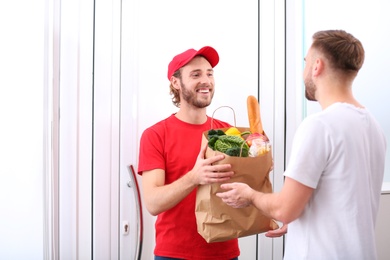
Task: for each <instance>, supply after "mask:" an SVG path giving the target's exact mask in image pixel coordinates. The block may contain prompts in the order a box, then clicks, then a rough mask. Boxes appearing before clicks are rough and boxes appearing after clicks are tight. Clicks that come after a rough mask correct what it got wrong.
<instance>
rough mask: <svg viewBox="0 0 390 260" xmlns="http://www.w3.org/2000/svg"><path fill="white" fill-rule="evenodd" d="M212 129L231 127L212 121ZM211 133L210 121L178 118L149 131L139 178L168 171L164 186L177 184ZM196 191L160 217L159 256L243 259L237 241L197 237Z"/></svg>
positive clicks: (142, 149)
mask: <svg viewBox="0 0 390 260" xmlns="http://www.w3.org/2000/svg"><path fill="white" fill-rule="evenodd" d="M212 124H213V126H212V128H214V129H215V128H222V127H229V126H230V125H229V124H228V123H226V122H223V121H219V120H216V119H213V122H212ZM210 129H211V118H210V117H208V118H207V122H206V123H204V124H201V125H194V124H188V123H185V122H182V121H180V120H179V119H177V118H176V116H175V115H171V116H170V117H168V118H167V119H165V120H162V121H160V122H158V123H157V124H155V125H153V126H151V127H150V128H148V129H146V130H145V131H144V132H143V134H142V137H141V143H140V153H139V164H138V174H141V175H142V172H143V171H147V170H153V169H163V170H164V171H165V183H166V184H169V183H172V182H173V181H175V180H177V179H178V178H180V177H181V176H183V175H184V174H186V173H187V172H189V171H190V170H191V169H192V168H193V166H194V165H195V162H196V158H197V156H198V154H199V151H200V148H201V143H202V133H203V132H204V131H207V130H210ZM195 200H196V189H194V190H193V191H192V192H191V193H190V194H189V195H188V196H187V197H186V198H184V199H183V200H182V201H181V202H180V203H178V204H177V205H176V206H175V207H173V208H171V209H169V210H167V211H165V212H163V213H161V214H159V215H158V216H157V220H156V224H155V228H156V247H155V250H154V254H155V255H158V256H165V257H174V258H182V259H213V260H216V259H221V260H226V259H232V258H235V257H238V256H239V255H240V251H239V247H238V240H237V239H233V240H229V241H225V242H214V243H207V242H206V241H205V240H204V238H203V237H202V236H201V235H200V234H199V233H198V231H197V226H196V218H195Z"/></svg>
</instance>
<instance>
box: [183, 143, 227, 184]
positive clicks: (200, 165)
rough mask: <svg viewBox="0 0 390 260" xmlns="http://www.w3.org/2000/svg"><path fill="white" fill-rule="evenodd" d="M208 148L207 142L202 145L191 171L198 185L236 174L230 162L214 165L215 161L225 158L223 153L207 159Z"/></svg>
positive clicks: (218, 180)
mask: <svg viewBox="0 0 390 260" xmlns="http://www.w3.org/2000/svg"><path fill="white" fill-rule="evenodd" d="M206 149H207V144H206V145H205V146H204V147H202V149H201V151H200V153H199V155H198V158H197V159H196V162H195V165H194V168H192V170H191V171H190V173H191V177H192V179H193V181H194V183H195V184H196V185H198V184H211V183H218V182H223V181H227V180H229V179H230V177H231V176H233V174H234V172H233V171H232V170H231V169H232V167H231V165H230V164H219V165H213V164H214V163H215V162H218V161H220V160H223V159H224V158H225V156H224V155H222V154H221V155H216V156H213V157H211V158H207V159H205V153H206Z"/></svg>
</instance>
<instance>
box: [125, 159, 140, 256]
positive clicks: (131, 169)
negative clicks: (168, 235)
mask: <svg viewBox="0 0 390 260" xmlns="http://www.w3.org/2000/svg"><path fill="white" fill-rule="evenodd" d="M128 170H129V174H130V180H129V182H128V183H127V186H128V187H129V188H131V189H132V190H133V192H134V198H135V204H136V205H135V206H136V211H137V235H138V238H137V241H136V250H135V257H136V258H135V259H137V260H141V255H142V242H143V230H144V226H143V220H142V203H141V196H140V190H139V185H138V181H137V176H136V173H135V171H134V167H133V165H132V164H130V165H129V166H128Z"/></svg>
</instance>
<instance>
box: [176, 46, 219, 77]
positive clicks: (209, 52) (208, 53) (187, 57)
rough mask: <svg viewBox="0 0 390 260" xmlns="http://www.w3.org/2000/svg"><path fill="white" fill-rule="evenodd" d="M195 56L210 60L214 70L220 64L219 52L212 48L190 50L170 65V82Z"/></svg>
mask: <svg viewBox="0 0 390 260" xmlns="http://www.w3.org/2000/svg"><path fill="white" fill-rule="evenodd" d="M195 56H203V57H205V58H206V60H208V62H209V63H210V65H211V67H212V68H214V67H215V66H216V65H217V64H218V62H219V55H218V52H217V51H216V50H215V49H214V48H213V47H210V46H205V47H203V48H201V49H200V50H199V51H197V50H194V49H188V50H186V51H185V52H183V53H180V54H178V55H176V56H175V57H174V58H173V59H172V61H171V62H170V63H169V65H168V80H171V77H172V75H173V73H175V71H177V70H178V69H180V68H181V67H183V66H184V65H186V64H187V63H188V62H190V61H191V60H192V59H193V58H194V57H195Z"/></svg>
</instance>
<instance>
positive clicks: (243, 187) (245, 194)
mask: <svg viewBox="0 0 390 260" xmlns="http://www.w3.org/2000/svg"><path fill="white" fill-rule="evenodd" d="M221 189H223V190H227V191H225V192H219V193H217V194H216V195H217V196H218V197H220V198H221V199H222V201H223V202H225V203H226V204H227V205H229V206H231V207H233V208H244V207H247V206H249V205H250V204H251V203H252V200H251V198H252V196H253V193H254V192H255V191H254V190H253V189H252V188H251V187H249V185H247V184H245V183H240V182H234V183H225V184H222V185H221Z"/></svg>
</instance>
